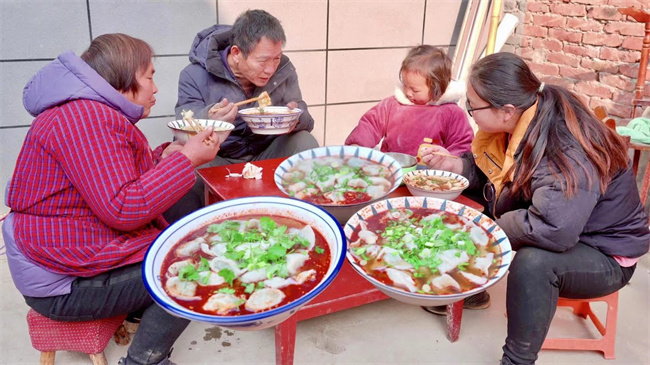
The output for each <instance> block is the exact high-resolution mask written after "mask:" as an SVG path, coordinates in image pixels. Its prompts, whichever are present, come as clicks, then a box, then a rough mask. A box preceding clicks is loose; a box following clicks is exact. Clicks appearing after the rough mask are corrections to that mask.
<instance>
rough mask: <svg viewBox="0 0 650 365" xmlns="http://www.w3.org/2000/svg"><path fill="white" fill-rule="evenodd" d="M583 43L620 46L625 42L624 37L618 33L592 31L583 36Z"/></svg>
mask: <svg viewBox="0 0 650 365" xmlns="http://www.w3.org/2000/svg"><path fill="white" fill-rule="evenodd" d="M582 43H586V44H593V45H594V46H608V47H618V46H620V45H621V44H622V43H623V37H621V36H620V35H618V34H605V33H591V32H590V33H585V34H584V35H583V36H582Z"/></svg>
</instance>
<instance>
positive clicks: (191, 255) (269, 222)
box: [160, 215, 331, 316]
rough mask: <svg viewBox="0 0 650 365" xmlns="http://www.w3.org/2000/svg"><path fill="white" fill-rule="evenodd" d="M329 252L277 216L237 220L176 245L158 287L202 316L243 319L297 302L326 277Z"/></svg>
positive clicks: (312, 235) (305, 230) (316, 237)
mask: <svg viewBox="0 0 650 365" xmlns="http://www.w3.org/2000/svg"><path fill="white" fill-rule="evenodd" d="M330 256H331V255H330V249H329V246H328V245H327V242H326V241H325V239H324V238H323V236H322V235H321V234H320V233H319V232H317V231H314V230H313V229H312V227H311V226H309V225H305V224H304V223H302V222H300V221H297V220H295V219H292V218H286V217H280V216H260V215H249V216H241V217H237V218H236V219H235V218H233V219H228V220H223V221H220V222H218V223H212V224H208V225H206V226H204V227H201V228H199V229H198V230H196V231H194V232H193V233H191V234H190V235H188V237H186V238H185V239H183V240H181V242H179V243H178V244H176V245H175V246H174V247H173V248H172V249H171V250H170V251H169V253H168V254H167V257H165V260H164V262H163V265H162V268H161V275H160V277H161V279H162V285H163V287H164V288H165V291H166V292H167V294H169V296H170V297H172V298H173V299H174V301H176V302H177V303H179V304H180V305H182V306H184V307H186V308H188V309H190V310H192V311H195V312H200V313H206V314H217V315H229V316H234V315H243V314H251V313H255V312H259V311H265V310H269V309H272V308H275V307H277V306H280V305H284V304H286V303H290V302H292V301H294V300H296V299H298V298H300V297H301V296H302V295H304V294H305V293H307V292H309V291H310V290H311V289H313V288H314V287H315V286H316V285H317V284H318V283H319V282H320V281H321V280H322V279H323V277H324V275H325V273H326V272H327V270H328V267H329V265H330V260H331V258H330Z"/></svg>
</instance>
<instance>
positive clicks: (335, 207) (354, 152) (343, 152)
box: [274, 146, 402, 224]
mask: <svg viewBox="0 0 650 365" xmlns="http://www.w3.org/2000/svg"><path fill="white" fill-rule="evenodd" d="M327 156H340V157H344V156H354V157H359V158H362V159H367V160H370V161H374V162H377V163H379V164H381V165H383V166H384V167H386V168H387V169H388V170H389V172H390V173H391V176H392V178H393V185H392V186H391V187H390V189H389V190H388V192H386V194H384V195H383V196H381V197H378V198H376V199H372V200H370V201H366V202H363V203H356V204H345V205H343V204H319V206H320V207H322V208H324V209H325V210H327V211H328V212H330V213H331V214H332V215H333V216H334V218H336V219H337V220H338V221H339V222H340V223H341V224H343V223H345V222H346V221H347V220H348V219H349V218H350V216H352V214H354V213H355V212H356V211H357V210H359V209H361V208H362V207H364V206H366V205H368V204H370V203H372V202H373V201H377V200H381V199H384V198H385V197H386V196H388V194H390V193H392V192H393V191H394V190H395V189H397V188H398V187H399V186H400V184H401V183H402V168H401V166H400V164H399V163H397V161H395V159H393V158H392V157H390V156H388V155H386V154H385V153H383V152H381V151H378V150H375V149H372V148H366V147H359V146H328V147H318V148H314V149H311V150H307V151H303V152H300V153H297V154H295V155H293V156H291V157H289V158H287V159H286V160H284V161H282V163H280V165H278V168H277V169H276V170H275V175H274V179H275V185H277V187H278V189H280V191H282V192H283V193H285V194H287V196H291V195H290V194H289V192H288V191H287V190H286V189H285V187H284V186H283V184H282V182H283V181H284V179H283V177H282V175H283V174H284V173H285V172H287V171H289V169H290V168H291V167H292V166H293V165H294V164H295V163H296V161H298V160H310V159H315V158H319V157H327Z"/></svg>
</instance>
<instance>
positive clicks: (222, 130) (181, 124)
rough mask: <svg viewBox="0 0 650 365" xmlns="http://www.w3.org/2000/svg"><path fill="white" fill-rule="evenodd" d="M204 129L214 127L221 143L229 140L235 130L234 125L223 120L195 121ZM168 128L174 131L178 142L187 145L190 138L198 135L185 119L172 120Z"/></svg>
mask: <svg viewBox="0 0 650 365" xmlns="http://www.w3.org/2000/svg"><path fill="white" fill-rule="evenodd" d="M195 120H196V121H197V122H198V123H199V124H200V125H201V127H203V128H206V127H212V129H213V130H214V132H215V133H216V134H217V136H218V137H219V141H221V142H223V141H225V140H226V138H228V136H229V135H230V132H232V130H233V129H235V126H234V125H233V124H232V123H228V122H224V121H222V120H214V119H195ZM167 127H169V129H171V130H172V134H173V135H174V138H175V139H176V140H177V141H180V142H181V143H183V144H185V143H186V142H187V140H189V139H190V137H192V136H194V135H196V132H195V131H194V129H192V127H191V126H190V125H189V124H188V123H187V122H186V121H185V120H183V119H179V120H172V121H171V122H169V123H167Z"/></svg>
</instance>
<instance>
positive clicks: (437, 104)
mask: <svg viewBox="0 0 650 365" xmlns="http://www.w3.org/2000/svg"><path fill="white" fill-rule="evenodd" d="M400 81H401V87H400V88H396V90H395V95H394V96H390V97H388V98H386V99H384V100H382V101H380V102H379V104H377V105H376V106H374V107H373V108H372V109H370V110H368V111H367V112H366V114H364V115H363V117H361V120H360V121H359V125H357V127H356V128H354V130H353V131H352V133H350V135H349V136H348V138H347V139H346V140H345V144H346V145H359V146H364V147H370V148H372V147H375V146H376V145H377V144H378V143H379V141H381V140H382V138H383V142H382V144H381V151H383V152H401V153H406V154H409V155H412V156H416V155H417V151H418V147H419V146H420V144H422V142H423V139H424V138H431V140H432V141H433V144H436V145H440V146H443V147H444V148H445V149H447V150H448V151H449V152H450V153H452V154H454V155H460V154H462V153H463V152H467V151H470V148H471V144H472V139H473V138H474V132H473V130H472V127H471V126H470V124H469V121H468V120H467V116H466V115H465V112H464V111H463V110H462V109H461V108H460V107H459V106H458V105H457V104H456V101H457V100H458V99H459V98H460V96H462V95H457V93H454V92H453V91H452V90H447V87H448V86H449V84H450V82H451V59H449V57H448V56H447V55H446V54H445V52H444V51H443V50H441V49H439V48H436V47H433V46H429V45H421V46H417V47H415V48H413V49H411V50H410V51H409V53H408V55H407V56H406V58H405V59H404V61H402V67H401V69H400ZM454 94H456V95H454Z"/></svg>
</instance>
